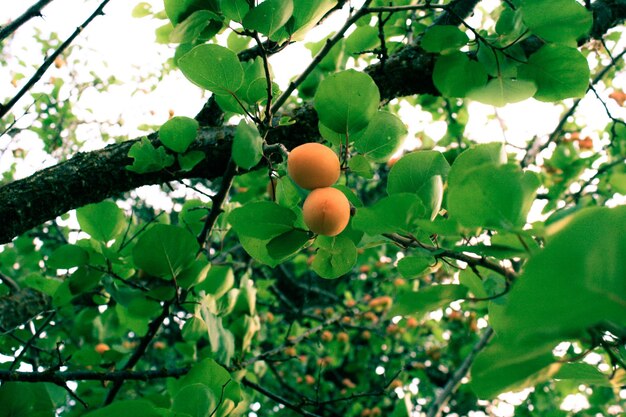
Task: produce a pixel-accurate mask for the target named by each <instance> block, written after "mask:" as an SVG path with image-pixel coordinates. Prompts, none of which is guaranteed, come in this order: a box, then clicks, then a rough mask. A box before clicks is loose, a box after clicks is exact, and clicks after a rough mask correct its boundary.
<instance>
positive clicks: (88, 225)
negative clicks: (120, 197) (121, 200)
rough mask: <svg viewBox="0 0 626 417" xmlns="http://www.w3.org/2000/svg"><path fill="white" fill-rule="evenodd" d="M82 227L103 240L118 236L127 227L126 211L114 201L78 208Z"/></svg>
mask: <svg viewBox="0 0 626 417" xmlns="http://www.w3.org/2000/svg"><path fill="white" fill-rule="evenodd" d="M76 218H77V219H78V224H79V225H80V228H81V229H82V230H83V231H84V232H85V233H88V234H89V235H91V237H92V238H94V239H96V240H100V241H102V242H108V241H109V240H112V239H116V238H118V237H119V236H118V235H119V234H120V233H122V232H123V231H124V229H125V227H126V218H125V216H124V212H123V211H122V209H120V208H119V207H118V206H117V204H115V203H114V202H112V201H102V202H100V203H97V204H89V205H86V206H83V207H81V208H79V209H78V210H76Z"/></svg>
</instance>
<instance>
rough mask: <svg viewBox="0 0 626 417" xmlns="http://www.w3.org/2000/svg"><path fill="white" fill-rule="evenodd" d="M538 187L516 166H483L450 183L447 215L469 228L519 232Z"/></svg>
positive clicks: (536, 183) (528, 174) (530, 177)
mask: <svg viewBox="0 0 626 417" xmlns="http://www.w3.org/2000/svg"><path fill="white" fill-rule="evenodd" d="M539 185H540V183H539V179H538V178H537V175H536V174H534V173H531V172H522V171H521V169H520V168H519V167H518V166H516V165H512V164H510V165H493V164H482V165H480V166H478V167H477V168H474V169H471V170H469V171H466V172H465V175H464V176H463V177H460V176H455V180H454V181H450V182H449V188H448V212H449V213H450V217H451V218H454V219H456V220H458V222H459V223H460V224H461V225H463V226H465V227H468V228H474V227H486V228H490V229H503V230H514V229H521V228H522V227H523V226H524V224H525V223H526V216H527V214H528V211H529V210H530V206H531V205H532V202H533V201H534V197H535V192H536V191H537V188H538V187H539Z"/></svg>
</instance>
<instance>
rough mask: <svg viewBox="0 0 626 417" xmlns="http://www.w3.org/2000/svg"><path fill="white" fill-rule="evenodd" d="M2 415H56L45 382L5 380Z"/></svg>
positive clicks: (0, 399)
mask: <svg viewBox="0 0 626 417" xmlns="http://www.w3.org/2000/svg"><path fill="white" fill-rule="evenodd" d="M0 404H2V407H0V417H54V416H55V412H54V404H53V403H52V401H51V400H50V394H49V393H48V391H47V390H46V387H45V385H44V384H31V383H25V382H3V383H2V385H1V386H0Z"/></svg>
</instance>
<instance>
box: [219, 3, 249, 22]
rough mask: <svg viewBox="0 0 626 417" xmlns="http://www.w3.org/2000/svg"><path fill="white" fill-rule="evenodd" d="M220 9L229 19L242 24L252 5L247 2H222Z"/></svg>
mask: <svg viewBox="0 0 626 417" xmlns="http://www.w3.org/2000/svg"><path fill="white" fill-rule="evenodd" d="M220 8H221V10H222V13H223V14H224V16H226V17H227V18H228V19H230V20H233V21H235V22H239V23H241V22H242V21H243V18H244V16H245V15H246V14H247V13H248V10H250V4H249V3H248V1H247V0H221V1H220Z"/></svg>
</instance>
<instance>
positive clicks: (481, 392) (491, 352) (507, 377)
mask: <svg viewBox="0 0 626 417" xmlns="http://www.w3.org/2000/svg"><path fill="white" fill-rule="evenodd" d="M558 370H559V364H555V363H554V356H553V355H552V348H551V347H549V346H546V345H542V344H538V345H532V346H529V345H523V346H521V345H518V346H511V345H508V344H503V343H502V342H501V341H500V340H499V338H498V337H496V338H494V340H493V341H492V344H491V346H488V347H487V348H486V349H485V350H483V351H482V352H480V353H479V354H478V355H477V356H476V359H474V363H473V364H472V368H471V371H470V374H471V378H472V379H471V387H472V390H473V391H474V392H475V393H476V395H477V396H478V397H479V398H482V399H491V398H495V397H496V396H497V395H498V394H501V393H503V392H507V391H519V390H521V389H523V388H526V387H531V386H533V385H536V384H538V383H540V382H543V381H546V380H548V379H550V378H551V377H552V376H553V375H554V374H555V373H556V372H557V371H558Z"/></svg>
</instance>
